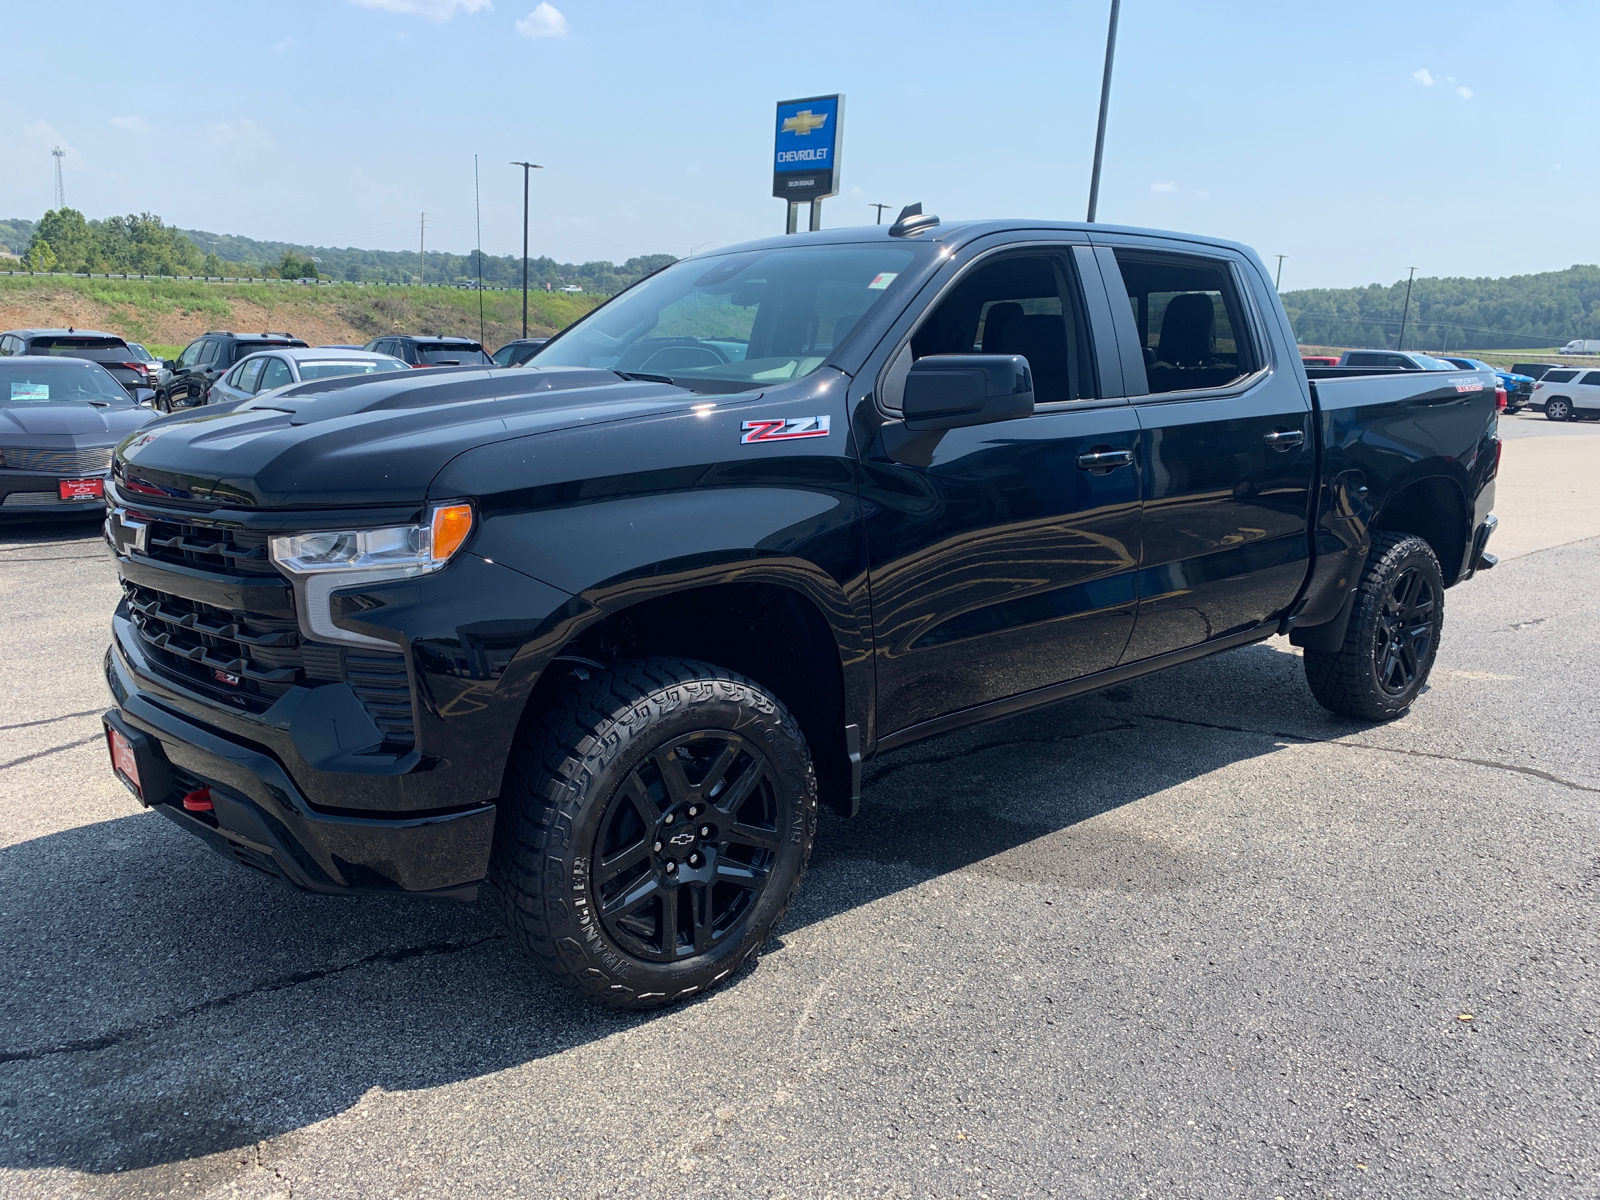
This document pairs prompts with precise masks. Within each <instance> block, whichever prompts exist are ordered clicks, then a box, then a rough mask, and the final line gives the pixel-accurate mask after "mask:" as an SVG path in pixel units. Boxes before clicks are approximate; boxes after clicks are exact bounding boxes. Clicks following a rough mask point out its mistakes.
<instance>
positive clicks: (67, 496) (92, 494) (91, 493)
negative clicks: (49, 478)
mask: <svg viewBox="0 0 1600 1200" xmlns="http://www.w3.org/2000/svg"><path fill="white" fill-rule="evenodd" d="M56 489H57V494H58V495H59V496H60V497H61V498H62V499H63V500H99V499H100V498H101V497H102V496H104V495H105V494H106V484H105V480H103V479H63V480H62V481H61V482H60V483H59V484H57V485H56Z"/></svg>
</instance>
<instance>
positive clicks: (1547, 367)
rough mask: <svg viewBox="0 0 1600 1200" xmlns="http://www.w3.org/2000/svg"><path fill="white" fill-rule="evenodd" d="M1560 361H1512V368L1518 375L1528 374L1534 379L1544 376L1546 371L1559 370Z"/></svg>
mask: <svg viewBox="0 0 1600 1200" xmlns="http://www.w3.org/2000/svg"><path fill="white" fill-rule="evenodd" d="M1560 367H1561V364H1560V363H1512V364H1511V370H1512V371H1513V372H1514V373H1515V374H1518V375H1526V376H1527V377H1528V378H1530V379H1533V380H1540V379H1543V378H1544V373H1545V372H1546V371H1555V370H1559V369H1560Z"/></svg>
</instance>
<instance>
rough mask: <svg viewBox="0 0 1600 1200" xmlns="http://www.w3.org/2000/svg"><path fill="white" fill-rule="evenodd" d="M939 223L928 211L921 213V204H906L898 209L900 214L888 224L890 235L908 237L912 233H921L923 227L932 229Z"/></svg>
mask: <svg viewBox="0 0 1600 1200" xmlns="http://www.w3.org/2000/svg"><path fill="white" fill-rule="evenodd" d="M938 223H939V218H938V217H936V216H934V215H933V214H932V213H929V214H928V215H927V216H923V215H922V205H921V203H920V202H919V203H917V204H908V205H906V206H905V207H904V208H902V209H901V210H900V215H899V216H898V217H896V218H895V219H894V224H893V225H891V226H889V236H890V237H910V236H911V235H912V234H917V233H921V232H922V231H923V230H924V229H932V228H933V227H934V226H935V225H937V224H938Z"/></svg>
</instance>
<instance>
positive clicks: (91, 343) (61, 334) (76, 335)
mask: <svg viewBox="0 0 1600 1200" xmlns="http://www.w3.org/2000/svg"><path fill="white" fill-rule="evenodd" d="M18 354H28V355H34V354H38V355H46V356H49V357H52V358H82V359H87V360H88V361H89V362H93V363H99V364H100V365H101V366H102V367H104V368H105V369H106V371H107V372H109V373H110V375H111V377H112V378H113V379H115V380H116V381H117V382H118V383H120V384H121V385H122V386H123V387H124V388H126V389H127V392H128V394H129V395H130V396H132V397H133V398H134V400H136V401H137V402H139V403H141V404H142V403H145V402H147V401H149V400H150V399H151V397H152V396H153V395H154V394H155V390H154V383H153V380H152V378H151V372H150V370H149V369H148V366H147V365H146V363H145V362H143V361H142V360H141V359H140V358H139V357H138V356H137V355H135V354H134V352H133V349H132V348H131V347H130V346H129V345H128V343H127V342H125V341H123V340H122V338H120V337H118V336H117V335H116V334H114V333H102V332H101V331H99V330H98V329H70V328H69V329H8V330H6V332H5V333H3V334H0V358H9V357H11V356H13V355H18Z"/></svg>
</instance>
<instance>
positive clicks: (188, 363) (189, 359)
mask: <svg viewBox="0 0 1600 1200" xmlns="http://www.w3.org/2000/svg"><path fill="white" fill-rule="evenodd" d="M207 345H208V342H207V339H205V338H201V339H200V340H199V341H195V342H190V343H189V344H188V345H187V346H185V347H184V348H183V357H181V358H180V359H178V365H179V366H180V367H192V366H194V365H195V364H196V363H197V362H199V361H200V354H201V352H202V351H204V350H205V348H206V346H207Z"/></svg>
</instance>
